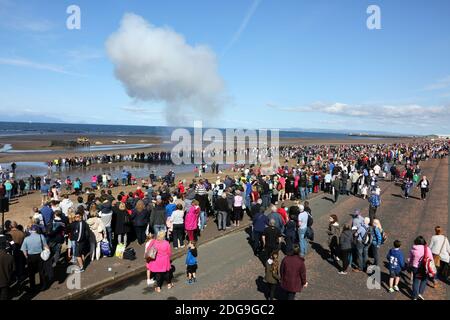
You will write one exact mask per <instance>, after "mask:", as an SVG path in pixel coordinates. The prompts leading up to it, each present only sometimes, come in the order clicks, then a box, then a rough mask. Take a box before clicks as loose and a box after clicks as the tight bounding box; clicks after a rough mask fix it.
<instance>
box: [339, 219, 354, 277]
mask: <svg viewBox="0 0 450 320" xmlns="http://www.w3.org/2000/svg"><path fill="white" fill-rule="evenodd" d="M352 247H353V232H352V230H351V229H350V226H349V225H348V224H345V225H344V227H343V229H342V232H341V235H340V236H339V251H340V255H341V259H342V269H341V271H340V272H339V273H340V274H346V273H347V268H348V266H349V264H350V258H351V254H352Z"/></svg>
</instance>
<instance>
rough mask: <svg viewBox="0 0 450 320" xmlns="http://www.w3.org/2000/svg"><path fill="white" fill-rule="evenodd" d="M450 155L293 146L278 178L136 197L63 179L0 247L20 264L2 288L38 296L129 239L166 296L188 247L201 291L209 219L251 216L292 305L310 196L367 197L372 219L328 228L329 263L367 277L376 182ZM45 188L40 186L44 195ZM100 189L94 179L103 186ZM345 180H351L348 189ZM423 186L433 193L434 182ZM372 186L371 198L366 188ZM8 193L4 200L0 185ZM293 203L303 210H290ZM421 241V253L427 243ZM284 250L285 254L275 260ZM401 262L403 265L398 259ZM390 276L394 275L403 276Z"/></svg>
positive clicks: (422, 148) (398, 147)
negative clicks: (201, 245) (57, 277)
mask: <svg viewBox="0 0 450 320" xmlns="http://www.w3.org/2000/svg"><path fill="white" fill-rule="evenodd" d="M448 151H449V146H448V144H447V143H446V142H420V143H410V144H393V145H347V146H334V147H330V146H288V147H283V148H281V149H280V154H281V155H282V156H283V157H284V158H285V159H286V161H285V163H284V164H283V165H281V166H280V167H279V168H277V169H276V170H275V171H274V172H272V173H271V174H267V173H264V172H263V171H262V168H261V167H260V166H257V165H251V166H235V167H234V168H233V171H234V176H233V175H232V174H229V175H226V176H225V177H221V176H218V177H217V179H216V181H212V182H210V181H209V180H208V179H193V180H192V182H190V183H187V182H186V181H185V180H180V181H178V182H176V181H175V179H174V178H175V177H174V176H171V179H168V180H165V181H163V182H162V183H158V184H157V183H155V182H154V181H152V177H149V178H148V179H146V180H145V183H142V181H141V183H140V184H139V183H137V186H136V188H135V190H134V191H133V192H128V193H127V192H124V191H119V190H113V189H108V188H101V185H100V186H99V188H90V189H88V190H87V192H86V193H84V192H85V191H86V190H85V189H84V190H83V189H81V190H80V192H79V193H78V195H77V196H76V197H77V198H76V200H74V198H73V196H69V193H68V192H66V193H64V191H63V189H64V188H63V186H64V184H65V185H66V187H67V183H66V182H67V181H66V182H63V183H61V185H60V186H59V190H58V186H56V185H55V190H52V189H53V188H52V187H50V190H49V192H48V193H47V197H48V198H45V199H44V198H43V205H42V207H41V208H37V207H36V208H34V209H33V216H32V217H30V221H29V223H28V224H27V225H26V226H23V227H22V226H20V225H18V224H17V223H16V222H15V221H7V223H5V230H4V231H5V235H4V236H2V237H1V238H0V240H1V241H2V246H5V248H4V249H3V247H0V251H1V252H2V254H3V253H4V254H9V256H11V257H13V259H12V260H11V259H2V263H3V261H5V265H6V264H8V267H5V268H4V269H2V270H12V271H11V272H10V273H5V276H4V278H3V282H2V281H0V286H2V285H3V287H2V293H3V297H5V293H4V290H7V287H8V286H9V284H10V283H11V282H16V283H18V284H19V286H22V287H23V285H24V284H25V283H26V281H25V280H26V279H28V283H29V287H30V289H31V290H39V289H37V286H36V283H35V280H34V279H35V275H36V273H39V277H40V289H43V290H45V289H47V288H48V286H49V285H50V284H51V281H52V278H53V268H54V267H56V266H57V265H58V264H62V265H66V264H67V263H69V264H70V263H73V264H74V265H76V266H77V272H83V271H84V270H85V268H86V267H87V265H88V262H90V263H92V262H94V261H96V260H98V259H100V258H101V257H102V256H115V255H117V256H122V257H124V256H125V250H126V247H127V246H129V244H130V242H132V241H136V242H137V243H138V244H139V245H145V260H146V266H147V270H148V275H147V283H148V285H149V286H153V285H155V291H156V292H160V291H161V288H162V285H163V283H164V282H167V287H168V288H169V289H170V288H172V286H173V283H172V277H173V266H172V263H171V255H172V252H173V251H174V250H179V249H180V248H183V247H185V246H188V251H187V255H186V265H187V270H186V276H187V280H186V281H187V283H188V284H194V283H195V282H196V278H197V277H196V272H197V268H198V260H199V259H198V254H199V250H198V249H197V246H196V242H197V241H198V239H199V237H200V236H201V234H202V232H203V230H204V229H205V228H206V226H207V223H208V219H209V221H211V220H212V219H215V220H216V223H217V228H218V230H220V231H222V230H226V229H229V228H233V227H238V226H239V225H240V223H241V221H242V219H243V217H244V215H245V214H247V215H248V216H249V217H250V218H251V219H252V226H253V230H252V243H253V249H254V251H255V254H258V255H259V256H260V257H261V258H262V259H263V261H265V264H266V281H267V282H268V284H270V285H271V293H270V294H269V296H270V297H271V298H273V292H274V291H273V290H274V289H273V285H275V287H276V285H277V284H278V283H280V285H281V287H282V288H283V289H284V290H285V291H286V293H287V297H288V298H289V299H294V298H295V293H296V292H300V291H301V290H302V288H305V287H307V281H306V270H305V265H304V259H305V256H306V254H307V251H308V242H309V241H310V240H313V238H314V230H313V227H312V225H313V216H312V212H311V209H310V206H309V203H308V200H307V199H308V196H309V193H317V192H319V191H321V190H322V191H325V192H331V193H332V194H334V197H335V201H337V199H338V198H337V197H338V195H339V194H341V193H344V194H345V193H347V192H348V193H352V194H355V195H359V196H362V197H367V199H368V202H369V217H366V218H363V217H362V216H361V215H360V213H359V212H356V213H355V215H354V219H353V221H352V225H351V226H350V225H344V226H343V228H342V229H341V227H340V225H339V222H338V219H337V217H336V216H330V225H329V230H328V236H329V248H330V259H332V260H334V261H336V262H340V261H342V267H340V270H339V272H340V273H341V274H345V273H346V271H347V268H348V266H351V265H352V262H353V263H354V265H355V268H354V269H355V270H358V271H367V261H368V252H369V248H370V250H371V252H372V255H373V257H374V261H373V263H372V264H374V265H378V264H379V262H380V258H379V256H378V254H377V252H378V248H379V247H380V246H381V245H382V244H383V243H384V242H385V240H386V237H385V235H384V232H383V229H382V226H381V222H380V221H379V220H378V219H377V216H376V209H377V208H378V207H379V206H380V204H381V197H380V196H381V190H380V188H379V186H378V180H379V179H383V178H386V177H387V175H388V174H389V173H391V174H392V172H394V170H391V169H392V168H393V167H396V168H399V171H400V172H403V171H406V173H405V176H406V175H410V173H409V171H410V170H413V173H414V174H417V172H416V171H415V170H416V169H417V168H418V167H419V163H420V162H421V161H424V160H426V159H429V158H440V157H445V156H447V155H448ZM293 159H294V160H297V164H296V165H295V164H292V160H293ZM401 168H404V170H403V169H401ZM395 172H397V170H396V171H395ZM419 173H420V172H419ZM414 174H413V178H414ZM356 175H358V178H357V179H356ZM330 176H331V178H330ZM127 177H128V174H127ZM352 177H355V179H354V180H355V182H353V179H352ZM44 180H46V179H44ZM425 180H426V179H425ZM102 181H103V177H102ZM310 181H311V184H310ZM336 181H338V182H336ZM421 181H423V179H422V180H421ZM47 182H48V181H43V184H42V185H41V191H42V186H43V185H48V183H47ZM98 182H99V180H98V179H97V180H96V184H98ZM127 182H128V181H127ZM344 182H347V184H346V187H345V188H343V186H342V184H343V183H344ZM349 183H350V186H351V187H350V188H348V184H349ZM418 183H419V182H418ZM428 183H429V182H428ZM419 184H420V183H419ZM96 186H97V185H96ZM360 186H361V187H360ZM420 186H422V185H421V184H420ZM91 187H92V185H91ZM108 187H109V186H108ZM119 187H120V186H119ZM426 187H427V188H428V190H429V184H428V185H427V186H426ZM365 188H367V193H364V192H363V191H362V190H361V189H365ZM99 189H100V190H99ZM44 191H45V190H44ZM113 191H114V194H113ZM355 191H356V192H355ZM426 191H427V190H425V196H426ZM50 192H51V193H50ZM2 196H3V197H4V196H6V193H2V192H1V188H0V197H2ZM291 200H293V201H296V203H295V204H294V205H291V206H288V205H287V204H288V202H290V201H291ZM383 235H384V236H383ZM390 236H391V237H393V235H390ZM416 240H417V239H416ZM438 240H439V239H438ZM282 242H283V243H284V244H283V246H282V245H281V244H282ZM435 242H436V243H437V244H436V245H433V250H434V251H433V253H435V252H436V250H437V249H436V248H437V247H439V245H440V244H441V243H440V240H439V242H438V241H437V240H435ZM3 243H5V244H4V245H3ZM11 243H12V244H11ZM417 243H418V244H417V246H420V245H421V246H422V248H424V244H423V243H422V242H421V241H417ZM421 243H422V244H421ZM431 243H433V241H432V242H431ZM447 243H448V240H447ZM397 245H398V243H397ZM394 246H395V245H394ZM398 248H399V247H398V246H397V247H395V249H398ZM444 248H446V247H445V246H444ZM64 249H66V250H65V251H64ZM280 249H283V253H284V254H285V255H286V257H284V259H283V260H282V261H281V263H278V260H279V257H280V253H279V250H280ZM2 250H3V251H2ZM443 250H444V249H442V250H441V251H443ZM445 250H447V249H445ZM419 251H420V250H419ZM419 251H418V253H417V254H418V255H420V252H419ZM425 251H426V250H425ZM5 252H6V253H5ZM64 252H66V254H63V253H64ZM394 253H395V252H394ZM427 257H428V256H427ZM398 260H399V262H398V264H400V265H401V263H400V260H401V259H400V258H399V259H398ZM422 260H424V259H422ZM11 261H12V262H11ZM410 261H412V262H411V268H414V267H415V268H417V270H416V272H415V273H414V269H411V270H412V271H413V275H414V277H415V278H414V279H419V277H418V275H419V274H420V273H419V271H418V270H419V269H420V268H419V266H418V265H417V264H415V262H414V261H415V260H414V259H410ZM94 263H95V262H94ZM390 263H391V262H390ZM441 263H442V269H441V270H442V271H441V274H444V275H445V273H446V272H447V271H446V270H447V269H448V267H446V266H445V265H446V263H447V264H448V258H446V257H445V255H444V256H443V257H442V256H441ZM11 265H13V266H14V267H11ZM420 272H421V271H420ZM422 274H423V273H422ZM392 275H393V276H396V273H395V272H393V273H392ZM2 276H3V275H2ZM0 279H1V277H0ZM5 283H8V286H5V285H4V284H5ZM414 283H416V284H415V287H417V286H418V288H419V289H417V290H416V291H417V292H418V293H417V295H416V296H414V295H413V297H414V298H421V296H419V295H421V294H422V293H423V290H422V285H421V283H419V284H418V285H417V281H415V282H414ZM395 285H398V282H397V279H396V277H394V280H393V285H392V286H391V287H392V288H393V289H394V290H396V289H395ZM5 288H6V289H5ZM421 290H422V292H421Z"/></svg>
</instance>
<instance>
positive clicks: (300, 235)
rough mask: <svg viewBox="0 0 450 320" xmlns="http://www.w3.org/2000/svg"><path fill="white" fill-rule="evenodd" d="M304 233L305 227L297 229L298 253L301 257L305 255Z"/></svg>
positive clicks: (305, 242)
mask: <svg viewBox="0 0 450 320" xmlns="http://www.w3.org/2000/svg"><path fill="white" fill-rule="evenodd" d="M305 234H306V228H303V229H298V238H299V239H300V240H299V242H300V243H299V245H300V255H301V256H302V257H304V256H306V252H307V247H308V241H307V240H306V238H305Z"/></svg>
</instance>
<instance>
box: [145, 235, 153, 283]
mask: <svg viewBox="0 0 450 320" xmlns="http://www.w3.org/2000/svg"><path fill="white" fill-rule="evenodd" d="M152 244H153V236H152V234H151V233H149V234H148V235H147V239H145V252H147V251H148V250H150V246H151V245H152ZM145 264H146V266H147V286H148V287H150V286H152V285H154V284H155V280H153V278H152V276H151V271H150V265H149V261H146V263H145Z"/></svg>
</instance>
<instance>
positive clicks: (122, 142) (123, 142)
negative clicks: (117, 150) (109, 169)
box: [111, 140, 127, 144]
mask: <svg viewBox="0 0 450 320" xmlns="http://www.w3.org/2000/svg"><path fill="white" fill-rule="evenodd" d="M111 142H112V144H126V143H127V142H126V141H125V140H112V141H111Z"/></svg>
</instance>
